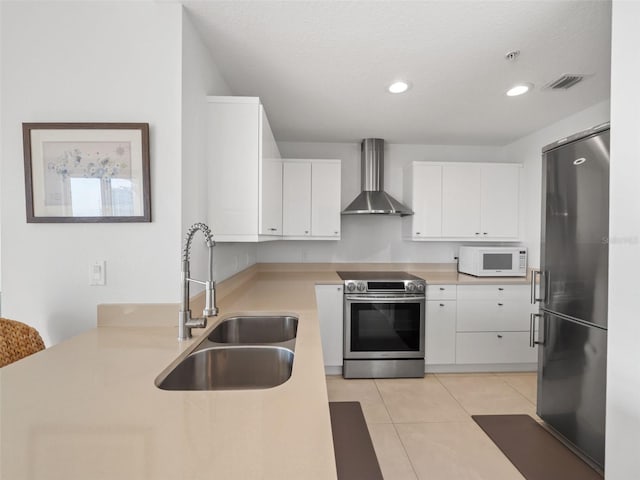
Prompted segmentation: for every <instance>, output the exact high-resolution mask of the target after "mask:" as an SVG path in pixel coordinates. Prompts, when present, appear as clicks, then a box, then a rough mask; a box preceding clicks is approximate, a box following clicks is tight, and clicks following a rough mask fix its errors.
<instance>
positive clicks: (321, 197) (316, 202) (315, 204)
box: [311, 161, 341, 237]
mask: <svg viewBox="0 0 640 480" xmlns="http://www.w3.org/2000/svg"><path fill="white" fill-rule="evenodd" d="M340 178H341V164H340V162H339V161H331V162H329V161H326V162H322V161H318V162H313V163H312V166H311V233H312V235H313V236H314V237H339V236H340V191H341V188H340Z"/></svg>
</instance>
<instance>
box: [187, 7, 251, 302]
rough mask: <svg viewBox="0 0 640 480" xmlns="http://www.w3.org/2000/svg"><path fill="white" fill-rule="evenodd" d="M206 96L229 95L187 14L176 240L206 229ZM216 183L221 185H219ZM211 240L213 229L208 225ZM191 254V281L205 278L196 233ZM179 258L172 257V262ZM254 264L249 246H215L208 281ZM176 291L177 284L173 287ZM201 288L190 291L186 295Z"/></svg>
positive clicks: (199, 238)
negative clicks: (198, 224) (211, 275)
mask: <svg viewBox="0 0 640 480" xmlns="http://www.w3.org/2000/svg"><path fill="white" fill-rule="evenodd" d="M207 95H233V92H232V90H231V88H230V87H229V85H228V84H227V83H226V82H225V80H224V78H223V77H222V75H221V74H220V71H219V69H218V67H217V66H216V65H215V63H213V60H212V56H211V53H210V52H209V50H208V49H207V47H206V46H205V44H204V42H203V41H202V39H201V36H200V34H199V33H198V31H197V30H196V29H195V27H194V25H193V23H192V21H191V18H190V16H189V13H188V12H186V11H185V12H184V15H183V20H182V219H181V227H182V230H181V231H182V236H183V237H184V234H185V233H186V231H187V230H188V228H189V227H190V226H191V225H192V224H193V223H196V222H204V223H207V218H208V210H209V209H208V203H209V200H208V195H207V192H208V189H209V188H216V185H208V181H207V179H208V178H209V176H208V173H207V165H208V162H207V159H206V153H205V152H206V148H205V146H206V142H205V139H206V136H207V122H206V108H207V103H206V101H205V97H206V96H207ZM221 181H222V179H221ZM209 227H210V228H211V229H212V231H213V234H214V238H215V233H216V229H215V225H209ZM192 245H193V247H192V249H191V252H192V254H191V275H192V276H193V278H198V279H205V278H206V276H207V268H206V267H207V265H208V263H207V262H208V259H207V249H206V248H205V245H204V242H203V237H202V235H201V234H200V233H196V236H195V237H194V240H193V244H192ZM178 254H179V252H175V257H176V259H177V258H178ZM255 262H256V246H255V244H229V243H225V244H217V245H216V247H215V249H214V275H215V278H216V280H222V279H224V278H227V277H229V276H231V275H233V274H234V273H236V272H238V271H239V270H242V269H244V268H246V267H247V266H250V265H253V264H254V263H255ZM176 286H177V284H176ZM200 290H202V287H199V288H198V286H197V285H193V284H192V285H191V292H192V293H194V292H197V291H200Z"/></svg>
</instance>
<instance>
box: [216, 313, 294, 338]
mask: <svg viewBox="0 0 640 480" xmlns="http://www.w3.org/2000/svg"><path fill="white" fill-rule="evenodd" d="M297 331H298V319H297V318H296V317H288V316H271V317H266V316H265V317H262V316H242V317H231V318H228V319H226V320H224V321H223V322H222V323H220V325H218V326H217V327H216V328H215V329H214V330H213V331H212V332H211V333H210V334H209V337H208V338H209V340H210V341H212V342H215V343H230V344H238V343H245V344H246V343H281V342H286V341H288V340H291V339H293V338H296V333H297Z"/></svg>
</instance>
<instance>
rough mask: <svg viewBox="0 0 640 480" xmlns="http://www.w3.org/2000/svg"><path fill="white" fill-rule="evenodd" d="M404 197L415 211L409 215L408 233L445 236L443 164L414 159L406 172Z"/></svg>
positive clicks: (427, 237)
mask: <svg viewBox="0 0 640 480" xmlns="http://www.w3.org/2000/svg"><path fill="white" fill-rule="evenodd" d="M404 201H405V203H406V204H407V205H409V206H410V207H411V208H412V209H413V210H414V212H415V213H414V214H413V215H412V216H410V217H406V218H407V221H405V223H404V228H405V230H408V231H405V236H408V237H412V238H415V239H429V238H431V239H434V238H435V239H438V238H440V237H441V236H442V166H441V165H434V164H430V163H426V162H414V163H413V165H411V166H410V167H409V168H408V169H407V170H406V171H405V174H404Z"/></svg>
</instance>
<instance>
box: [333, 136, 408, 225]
mask: <svg viewBox="0 0 640 480" xmlns="http://www.w3.org/2000/svg"><path fill="white" fill-rule="evenodd" d="M360 152H361V163H360V190H362V191H361V192H360V195H358V196H357V197H356V198H355V199H354V200H353V202H351V203H350V204H349V206H348V207H347V208H345V209H344V211H343V212H342V215H371V214H378V215H400V216H401V217H404V216H407V215H413V211H412V210H411V209H410V208H409V207H407V206H406V205H404V204H402V203H400V202H399V201H397V200H396V199H395V198H393V197H392V196H391V195H389V194H388V193H386V192H385V191H384V190H383V188H384V140H383V139H381V138H365V139H364V140H362V144H361V147H360Z"/></svg>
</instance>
